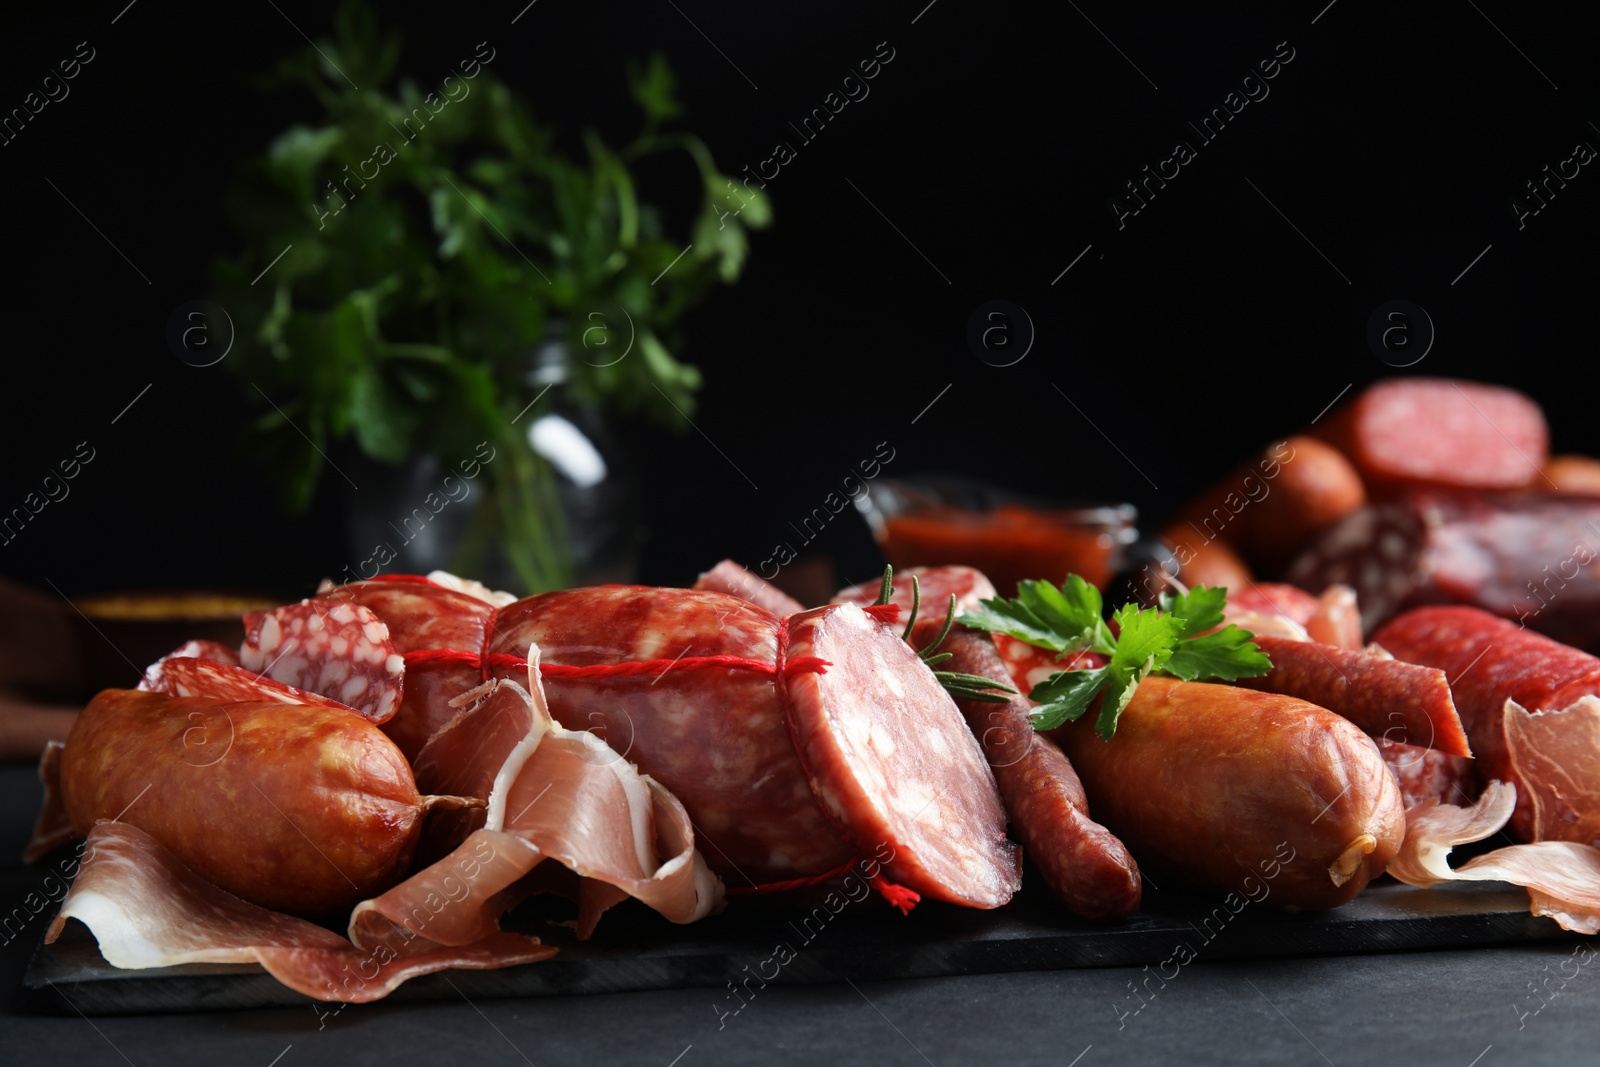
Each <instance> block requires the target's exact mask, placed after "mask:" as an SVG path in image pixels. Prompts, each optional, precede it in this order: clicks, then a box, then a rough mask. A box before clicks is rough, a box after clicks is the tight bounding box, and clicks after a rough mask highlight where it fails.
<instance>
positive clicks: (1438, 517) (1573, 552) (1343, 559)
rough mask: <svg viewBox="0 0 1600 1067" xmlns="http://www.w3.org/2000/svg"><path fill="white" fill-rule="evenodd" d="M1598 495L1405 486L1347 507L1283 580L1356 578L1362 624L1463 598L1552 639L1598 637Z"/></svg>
mask: <svg viewBox="0 0 1600 1067" xmlns="http://www.w3.org/2000/svg"><path fill="white" fill-rule="evenodd" d="M1596 559H1600V498H1596V497H1592V496H1585V495H1579V494H1568V493H1545V492H1521V493H1492V494H1491V493H1483V494H1466V493H1453V494H1446V493H1439V492H1416V493H1409V494H1406V495H1405V496H1403V497H1401V498H1398V499H1396V500H1393V501H1390V502H1388V503H1386V504H1383V505H1379V506H1376V507H1372V508H1367V509H1363V510H1362V511H1359V512H1356V513H1355V514H1354V515H1352V516H1350V518H1348V519H1346V520H1345V521H1344V522H1342V523H1340V524H1339V525H1338V526H1335V527H1334V528H1333V529H1332V530H1330V531H1329V532H1328V534H1327V535H1326V536H1325V537H1323V538H1322V539H1321V540H1319V541H1318V542H1317V543H1316V544H1315V545H1313V546H1312V547H1311V548H1310V549H1309V550H1307V552H1306V554H1305V555H1303V556H1301V558H1300V559H1299V560H1297V561H1296V562H1295V564H1294V566H1293V567H1292V568H1291V569H1290V572H1289V575H1288V577H1289V580H1290V581H1292V582H1294V583H1295V584H1297V585H1300V586H1301V587H1303V588H1307V589H1322V588H1324V587H1325V586H1327V585H1329V584H1331V583H1334V582H1344V583H1347V584H1349V585H1351V586H1353V587H1354V588H1355V591H1356V594H1357V596H1358V597H1359V599H1360V603H1361V620H1362V623H1363V624H1364V626H1365V628H1366V629H1367V631H1368V632H1370V631H1371V630H1372V629H1374V628H1375V627H1376V626H1378V625H1380V624H1381V623H1382V622H1383V621H1384V620H1385V619H1387V618H1390V617H1391V616H1393V615H1394V614H1395V613H1396V612H1398V611H1401V610H1404V609H1405V608H1409V607H1416V606H1419V605H1423V604H1469V605H1472V606H1473V607H1478V608H1482V609H1483V610H1485V611H1489V612H1492V613H1494V614H1496V615H1501V616H1504V617H1506V618H1511V619H1516V620H1517V621H1518V622H1520V623H1522V624H1524V625H1526V626H1527V627H1529V628H1531V629H1534V630H1538V631H1539V632H1541V633H1544V634H1548V635H1549V636H1551V637H1554V638H1555V639H1556V640H1558V641H1563V642H1565V643H1567V644H1572V645H1577V646H1579V647H1583V648H1597V647H1600V567H1596V566H1594V565H1593V564H1594V563H1595V561H1596Z"/></svg>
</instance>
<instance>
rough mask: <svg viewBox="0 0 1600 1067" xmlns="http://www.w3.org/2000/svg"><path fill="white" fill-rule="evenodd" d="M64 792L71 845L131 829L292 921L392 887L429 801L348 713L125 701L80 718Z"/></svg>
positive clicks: (117, 695) (112, 693) (121, 696)
mask: <svg viewBox="0 0 1600 1067" xmlns="http://www.w3.org/2000/svg"><path fill="white" fill-rule="evenodd" d="M60 784H61V792H62V796H63V799H64V802H65V805H66V810H67V814H68V815H69V816H70V817H71V820H72V825H73V829H74V830H75V831H76V832H77V833H78V834H86V833H88V832H89V830H91V829H92V828H93V827H94V824H95V823H96V822H97V821H99V820H101V819H116V820H119V821H122V822H127V823H131V824H132V825H134V826H137V827H138V828H139V829H141V830H143V831H145V832H146V833H148V834H150V835H151V836H152V837H154V838H155V839H156V840H157V841H159V842H161V843H162V844H163V845H165V846H166V847H167V848H169V849H171V850H172V852H173V853H174V854H175V855H177V856H178V858H179V859H181V860H182V861H183V862H184V863H185V864H186V865H187V866H188V867H189V868H190V869H192V870H194V871H195V872H196V873H198V874H200V875H201V876H202V877H204V878H206V879H208V880H209V881H211V882H213V883H215V884H216V885H219V886H221V887H222V888H224V889H226V890H228V891H229V892H232V893H234V894H236V895H238V896H240V897H243V898H244V899H245V900H248V901H251V902H252V903H255V904H260V905H261V906H263V907H267V908H275V909H280V910H283V911H290V912H294V913H296V914H301V915H323V914H332V913H335V912H337V911H339V910H341V909H345V910H347V909H349V908H350V907H351V906H352V905H354V904H355V903H356V902H357V901H359V900H363V899H365V898H367V897H370V896H373V895H375V894H376V893H378V892H381V891H382V890H384V889H387V888H388V887H389V886H390V885H392V884H393V883H394V882H396V881H398V880H399V879H400V878H401V877H402V876H403V875H404V873H405V868H406V865H407V863H408V862H409V861H410V859H411V854H412V849H413V848H414V846H415V844H416V840H417V834H418V831H419V829H420V826H421V819H422V814H423V812H424V810H426V809H427V808H428V807H429V806H431V804H430V801H431V800H432V799H433V798H424V797H422V796H420V795H419V794H418V792H417V786H416V782H415V781H414V780H413V778H412V774H411V768H410V766H409V765H408V764H407V763H406V760H405V757H404V756H403V755H401V754H400V750H399V749H398V748H396V747H395V746H394V744H393V742H391V741H390V740H389V739H388V738H387V737H385V736H384V735H383V733H382V731H380V730H379V729H378V728H377V727H376V726H375V725H373V724H372V723H371V722H368V721H367V720H366V719H364V718H362V717H361V716H360V715H358V714H357V713H355V712H353V711H351V710H349V709H341V708H333V707H324V706H298V705H292V704H282V703H274V702H267V701H251V702H235V703H219V702H217V701H214V700H208V699H205V698H196V697H171V696H168V695H166V694H163V693H150V692H140V691H136V690H125V689H107V690H105V691H103V692H101V693H100V694H99V695H98V696H96V697H95V698H94V699H93V700H91V701H90V702H89V705H88V707H86V708H84V709H83V711H82V713H80V714H79V716H78V719H77V721H76V722H75V723H74V724H73V727H72V732H71V733H70V734H69V735H68V737H67V743H66V748H65V750H64V751H63V752H62V754H61V783H60ZM452 799H453V798H452Z"/></svg>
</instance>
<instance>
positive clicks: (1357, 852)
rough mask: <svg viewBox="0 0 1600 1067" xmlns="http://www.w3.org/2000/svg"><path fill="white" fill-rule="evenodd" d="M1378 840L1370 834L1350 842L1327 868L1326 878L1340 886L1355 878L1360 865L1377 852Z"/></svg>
mask: <svg viewBox="0 0 1600 1067" xmlns="http://www.w3.org/2000/svg"><path fill="white" fill-rule="evenodd" d="M1377 848H1378V839H1377V838H1376V837H1373V836H1372V835H1371V834H1362V835H1361V836H1360V837H1358V838H1356V839H1355V840H1354V841H1352V842H1350V844H1349V846H1348V847H1346V848H1345V850H1344V851H1343V852H1341V853H1339V858H1338V859H1336V860H1334V861H1333V863H1332V865H1330V866H1329V867H1328V877H1329V878H1331V879H1333V884H1334V885H1336V886H1342V885H1344V884H1345V883H1346V882H1348V881H1349V880H1350V879H1352V878H1354V877H1355V876H1356V872H1357V871H1359V870H1361V865H1362V864H1363V863H1364V862H1365V861H1366V858H1367V857H1368V856H1370V855H1372V853H1373V852H1375V851H1377Z"/></svg>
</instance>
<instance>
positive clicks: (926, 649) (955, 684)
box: [874, 566, 1017, 704]
mask: <svg viewBox="0 0 1600 1067" xmlns="http://www.w3.org/2000/svg"><path fill="white" fill-rule="evenodd" d="M893 597H894V568H893V567H890V566H885V567H884V568H883V582H882V584H880V585H879V586H878V599H877V602H876V604H875V605H874V606H875V607H882V606H883V605H885V604H888V603H889V602H890V600H891V599H893ZM921 607H922V586H921V583H919V582H918V581H917V578H916V575H912V576H911V614H910V617H908V618H907V619H906V626H905V629H904V630H902V631H901V633H900V637H901V639H902V640H904V641H908V642H909V641H910V640H911V630H912V628H913V627H914V626H916V624H917V612H918V611H919V610H920V609H921ZM955 621H956V595H955V594H954V593H951V594H950V603H949V604H948V605H947V606H946V608H945V613H944V626H943V627H942V628H941V629H940V630H939V636H938V637H935V638H934V639H933V640H932V641H930V642H928V643H927V644H926V645H925V646H923V648H922V649H921V650H920V651H919V652H918V653H917V658H919V659H921V660H922V662H924V663H926V664H927V665H928V666H929V667H932V666H934V665H935V664H939V663H943V662H944V661H945V660H947V659H950V658H952V656H953V655H954V653H950V652H937V651H935V650H936V649H938V647H939V646H940V645H942V644H944V639H945V638H946V637H948V636H950V628H951V627H952V626H954V625H955ZM933 676H934V677H935V678H937V679H939V684H940V685H942V686H944V688H945V691H946V692H948V693H949V694H950V695H951V696H952V697H954V698H955V699H956V700H979V701H983V702H985V703H989V704H1004V703H1006V702H1007V701H1009V700H1010V699H1011V698H1012V697H1013V696H1015V695H1016V692H1017V691H1016V690H1015V689H1013V688H1012V687H1011V686H1009V685H1006V684H1005V683H1003V682H997V681H995V680H994V679H992V678H985V677H983V676H982V675H981V674H962V673H961V672H960V671H934V672H933Z"/></svg>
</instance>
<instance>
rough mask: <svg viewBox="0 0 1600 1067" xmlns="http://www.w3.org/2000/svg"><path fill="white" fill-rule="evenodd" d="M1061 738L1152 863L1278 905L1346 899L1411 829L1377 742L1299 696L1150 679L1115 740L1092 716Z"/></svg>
mask: <svg viewBox="0 0 1600 1067" xmlns="http://www.w3.org/2000/svg"><path fill="white" fill-rule="evenodd" d="M1051 736H1052V737H1055V738H1056V739H1057V740H1059V741H1060V743H1061V746H1062V748H1063V749H1064V750H1065V751H1066V753H1067V755H1068V757H1069V758H1070V759H1071V760H1072V765H1073V766H1074V767H1075V768H1076V769H1077V771H1078V774H1079V776H1080V777H1081V778H1082V779H1083V784H1084V789H1085V790H1086V791H1087V793H1088V795H1089V799H1090V801H1091V802H1092V803H1093V804H1094V810H1095V814H1096V816H1097V817H1099V818H1100V819H1103V820H1104V821H1105V823H1106V825H1107V826H1108V827H1109V828H1110V829H1111V830H1112V831H1113V832H1115V833H1116V834H1117V836H1118V837H1120V838H1122V839H1123V840H1124V841H1126V842H1127V843H1128V846H1129V847H1130V848H1131V849H1132V850H1133V854H1134V855H1135V856H1137V857H1139V862H1140V864H1141V865H1142V866H1145V867H1150V868H1155V869H1157V870H1161V869H1166V870H1171V871H1174V872H1176V873H1178V874H1180V875H1181V876H1183V877H1185V878H1187V879H1189V880H1191V881H1195V882H1199V883H1201V884H1203V885H1208V886H1212V887H1215V888H1218V889H1224V890H1233V891H1238V892H1241V893H1244V894H1246V895H1247V896H1249V897H1250V898H1251V899H1253V900H1265V901H1267V902H1269V903H1271V904H1272V905H1274V906H1276V907H1281V908H1290V909H1302V908H1304V909H1316V908H1331V907H1335V906H1337V905H1339V904H1343V903H1345V902H1346V901H1348V900H1349V899H1350V898H1352V897H1354V896H1355V895H1356V894H1357V893H1359V892H1360V891H1361V890H1362V889H1363V888H1364V887H1365V886H1366V884H1367V882H1368V881H1369V880H1371V879H1372V878H1373V877H1375V876H1376V875H1378V874H1381V873H1382V872H1383V869H1384V867H1385V866H1387V865H1388V862H1389V860H1390V859H1391V858H1392V857H1393V856H1394V854H1395V853H1396V851H1398V850H1399V847H1400V841H1401V838H1402V837H1403V835H1404V832H1405V809H1404V806H1403V804H1402V802H1401V797H1400V787H1399V785H1398V783H1396V781H1395V778H1394V775H1393V774H1391V773H1390V772H1389V769H1388V767H1387V766H1385V764H1384V762H1383V757H1382V756H1381V755H1380V754H1379V752H1378V748H1377V745H1376V744H1374V743H1373V741H1372V739H1371V738H1369V737H1367V736H1366V735H1365V734H1363V733H1362V732H1361V731H1360V730H1359V729H1358V728H1357V727H1355V726H1354V725H1352V724H1351V723H1350V722H1348V721H1347V720H1345V719H1343V718H1340V717H1339V716H1337V715H1335V714H1333V713H1332V712H1330V711H1327V710H1325V709H1323V708H1319V707H1317V706H1316V705H1315V704H1308V703H1306V702H1305V701H1302V700H1296V699H1294V698H1292V697H1284V696H1278V695H1276V694H1272V693H1258V692H1255V691H1253V690H1248V689H1239V688H1236V687H1234V686H1226V685H1212V684H1207V683H1203V682H1182V681H1178V680H1177V679H1174V678H1166V677H1161V676H1155V675H1153V676H1151V677H1148V678H1146V679H1145V680H1144V681H1143V682H1141V683H1140V685H1139V688H1138V691H1137V692H1136V693H1135V694H1134V697H1133V700H1132V701H1131V702H1130V703H1129V704H1128V707H1127V709H1126V710H1124V711H1123V713H1122V718H1121V721H1120V722H1119V723H1118V726H1117V732H1116V735H1115V736H1114V737H1112V738H1111V740H1110V741H1101V740H1100V739H1099V738H1098V737H1096V736H1095V735H1094V731H1093V729H1092V725H1091V723H1090V721H1089V720H1088V719H1087V718H1086V719H1084V720H1081V721H1079V722H1076V723H1069V724H1067V725H1066V726H1064V727H1062V728H1060V729H1058V730H1054V731H1052V733H1051ZM1262 886H1266V887H1267V889H1266V891H1265V892H1262V890H1261V887H1262ZM1258 894H1259V895H1258Z"/></svg>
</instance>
